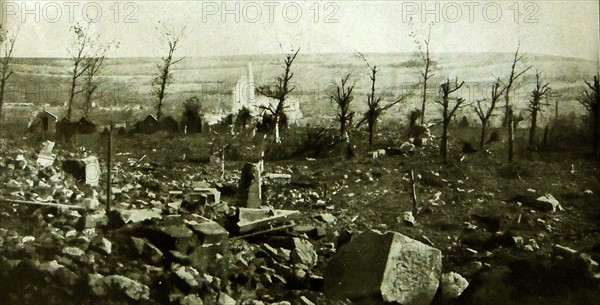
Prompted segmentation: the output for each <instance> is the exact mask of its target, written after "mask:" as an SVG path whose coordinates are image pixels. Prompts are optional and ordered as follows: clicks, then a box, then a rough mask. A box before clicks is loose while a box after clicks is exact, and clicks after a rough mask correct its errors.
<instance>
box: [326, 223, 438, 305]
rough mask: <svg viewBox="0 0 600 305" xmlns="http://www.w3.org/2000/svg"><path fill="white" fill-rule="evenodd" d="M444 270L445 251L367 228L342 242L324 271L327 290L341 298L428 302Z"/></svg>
mask: <svg viewBox="0 0 600 305" xmlns="http://www.w3.org/2000/svg"><path fill="white" fill-rule="evenodd" d="M441 273H442V253H441V251H440V250H438V249H436V248H433V247H430V246H428V245H426V244H424V243H421V242H419V241H417V240H414V239H411V238H409V237H407V236H405V235H402V234H400V233H397V232H388V233H386V234H381V233H379V232H376V231H367V232H365V233H362V234H360V235H358V236H355V237H354V238H352V240H351V241H350V242H349V243H347V244H345V245H344V246H342V247H341V248H340V249H339V250H338V252H337V253H336V255H334V257H333V258H332V259H331V261H330V262H329V263H328V265H327V267H326V269H325V273H324V289H325V293H326V294H328V295H330V296H332V297H337V298H340V299H346V298H348V299H350V300H356V299H362V300H369V299H373V300H377V301H380V300H383V301H384V302H396V303H400V304H403V305H428V304H430V303H431V301H432V300H433V298H434V296H435V294H436V291H437V289H438V286H439V281H440V276H441Z"/></svg>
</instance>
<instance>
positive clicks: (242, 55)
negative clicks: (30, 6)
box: [13, 51, 600, 62]
mask: <svg viewBox="0 0 600 305" xmlns="http://www.w3.org/2000/svg"><path fill="white" fill-rule="evenodd" d="M356 53H357V52H343V51H337V52H310V53H301V54H303V55H338V54H356ZM360 53H362V54H372V55H394V54H413V53H415V51H410V52H360ZM283 54H284V53H281V52H278V53H261V54H259V53H248V54H227V55H183V56H182V57H185V58H226V57H248V56H257V57H260V56H274V55H283ZM299 54H300V53H299ZM435 54H443V55H445V54H474V55H475V54H514V52H506V51H487V52H485V51H484V52H476V51H471V52H469V51H458V52H435V53H433V54H432V55H433V56H434V57H435ZM524 54H527V55H534V56H540V55H541V56H548V57H557V58H567V59H578V60H586V61H593V62H599V61H600V58H596V59H592V58H586V57H577V56H566V55H556V54H548V53H531V52H524ZM161 57H162V56H159V55H157V56H106V59H130V58H144V59H150V58H161ZM13 59H58V60H61V59H64V60H67V59H70V57H58V56H56V57H55V56H43V57H32V56H13Z"/></svg>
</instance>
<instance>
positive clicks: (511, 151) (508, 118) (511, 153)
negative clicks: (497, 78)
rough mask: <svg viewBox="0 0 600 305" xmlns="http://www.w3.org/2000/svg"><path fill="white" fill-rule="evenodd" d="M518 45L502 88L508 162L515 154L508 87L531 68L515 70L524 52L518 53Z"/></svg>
mask: <svg viewBox="0 0 600 305" xmlns="http://www.w3.org/2000/svg"><path fill="white" fill-rule="evenodd" d="M519 48H520V44H519V46H517V50H516V51H515V56H514V58H513V61H512V65H511V69H510V76H509V77H508V82H507V83H506V85H505V89H506V90H504V103H505V115H504V118H505V120H504V123H503V124H504V126H506V127H507V129H508V162H512V161H513V159H514V155H515V136H514V124H513V108H512V106H513V105H512V104H511V102H510V89H511V88H512V87H513V85H514V83H515V81H516V80H517V79H518V78H519V77H520V76H521V75H523V74H524V73H525V72H527V71H528V70H529V69H531V66H528V67H527V68H525V69H523V70H521V72H516V71H515V70H516V67H517V64H518V63H519V62H520V61H521V60H522V59H523V57H524V56H525V55H526V54H522V55H519Z"/></svg>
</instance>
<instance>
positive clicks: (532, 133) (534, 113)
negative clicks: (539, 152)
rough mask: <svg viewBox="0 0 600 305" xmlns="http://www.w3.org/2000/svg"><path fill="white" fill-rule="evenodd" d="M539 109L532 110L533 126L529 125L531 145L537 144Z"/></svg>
mask: <svg viewBox="0 0 600 305" xmlns="http://www.w3.org/2000/svg"><path fill="white" fill-rule="evenodd" d="M537 115H538V113H537V110H536V109H533V110H532V111H531V127H529V146H534V145H535V133H536V129H537Z"/></svg>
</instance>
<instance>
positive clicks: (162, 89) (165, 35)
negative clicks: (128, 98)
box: [152, 26, 185, 121]
mask: <svg viewBox="0 0 600 305" xmlns="http://www.w3.org/2000/svg"><path fill="white" fill-rule="evenodd" d="M157 30H158V29H157ZM184 32H185V27H183V28H182V29H181V31H180V32H179V33H175V31H174V30H173V29H169V28H167V27H166V26H165V27H164V29H163V31H162V33H161V35H162V36H161V38H162V39H163V40H164V42H165V43H166V44H167V46H168V47H169V51H168V53H167V56H166V57H162V58H161V63H160V64H158V65H157V66H156V67H157V68H158V76H157V77H156V78H154V81H153V82H152V85H153V86H154V87H155V88H154V89H153V90H152V94H153V95H154V96H155V97H156V99H157V101H156V119H157V120H159V121H160V119H161V118H162V108H163V103H164V100H165V95H166V90H167V87H168V86H169V85H170V84H171V81H172V80H173V73H172V72H171V67H172V66H173V65H175V64H177V63H178V62H180V61H182V60H183V59H184V57H181V58H178V59H175V58H174V54H175V51H176V50H177V48H178V46H179V42H180V41H181V37H182V36H183V33H184Z"/></svg>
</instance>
